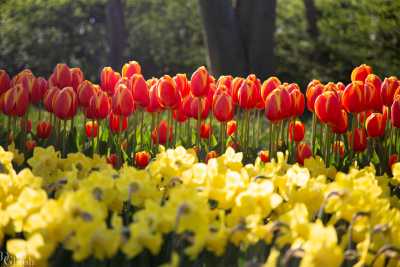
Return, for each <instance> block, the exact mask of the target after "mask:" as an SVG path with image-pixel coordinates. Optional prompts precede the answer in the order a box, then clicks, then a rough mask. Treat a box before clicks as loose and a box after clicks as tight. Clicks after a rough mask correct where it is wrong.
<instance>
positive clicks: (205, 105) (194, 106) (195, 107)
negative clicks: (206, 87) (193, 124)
mask: <svg viewBox="0 0 400 267" xmlns="http://www.w3.org/2000/svg"><path fill="white" fill-rule="evenodd" d="M199 110H200V111H199ZM199 112H200V119H201V120H204V119H206V118H207V116H208V113H209V112H210V102H209V100H208V98H206V97H202V98H200V97H193V98H192V99H191V101H190V115H191V117H192V118H193V119H195V120H197V119H198V116H199Z"/></svg>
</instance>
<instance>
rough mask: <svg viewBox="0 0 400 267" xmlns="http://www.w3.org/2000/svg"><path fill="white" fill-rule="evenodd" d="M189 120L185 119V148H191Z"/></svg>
mask: <svg viewBox="0 0 400 267" xmlns="http://www.w3.org/2000/svg"><path fill="white" fill-rule="evenodd" d="M190 124H191V123H190V118H188V119H187V122H186V135H187V136H186V138H187V139H186V143H187V144H186V145H187V146H189V147H190V146H192V129H191V126H190Z"/></svg>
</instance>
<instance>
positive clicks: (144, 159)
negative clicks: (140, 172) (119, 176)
mask: <svg viewBox="0 0 400 267" xmlns="http://www.w3.org/2000/svg"><path fill="white" fill-rule="evenodd" d="M150 158H151V156H150V153H149V152H147V151H139V152H136V154H135V165H136V167H138V168H140V169H144V168H146V166H147V165H148V164H149V162H150Z"/></svg>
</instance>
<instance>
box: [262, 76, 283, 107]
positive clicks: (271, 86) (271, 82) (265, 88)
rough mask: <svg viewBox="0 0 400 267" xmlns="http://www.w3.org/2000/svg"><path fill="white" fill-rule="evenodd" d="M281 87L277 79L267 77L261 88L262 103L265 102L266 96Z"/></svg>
mask: <svg viewBox="0 0 400 267" xmlns="http://www.w3.org/2000/svg"><path fill="white" fill-rule="evenodd" d="M279 85H281V81H280V80H279V79H278V78H277V77H274V76H272V77H269V78H268V79H267V80H265V81H264V83H263V84H262V86H261V97H262V99H263V100H264V102H265V101H266V100H267V97H268V95H269V94H270V93H271V92H272V91H273V90H275V89H276V88H278V86H279Z"/></svg>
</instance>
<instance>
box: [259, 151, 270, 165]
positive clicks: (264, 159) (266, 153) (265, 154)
mask: <svg viewBox="0 0 400 267" xmlns="http://www.w3.org/2000/svg"><path fill="white" fill-rule="evenodd" d="M258 157H259V158H260V160H261V161H262V162H264V163H267V162H269V161H270V158H269V151H268V150H261V151H260V152H258Z"/></svg>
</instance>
